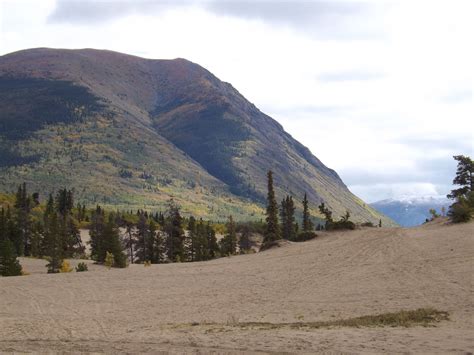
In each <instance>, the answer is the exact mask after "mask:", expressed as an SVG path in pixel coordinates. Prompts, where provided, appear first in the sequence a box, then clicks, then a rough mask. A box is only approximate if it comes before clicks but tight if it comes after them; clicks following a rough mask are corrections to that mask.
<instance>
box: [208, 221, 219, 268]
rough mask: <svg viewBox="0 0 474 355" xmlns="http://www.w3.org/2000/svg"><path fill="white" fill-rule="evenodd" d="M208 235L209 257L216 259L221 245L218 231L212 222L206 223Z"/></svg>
mask: <svg viewBox="0 0 474 355" xmlns="http://www.w3.org/2000/svg"><path fill="white" fill-rule="evenodd" d="M206 237H207V250H206V253H207V255H206V256H207V259H205V260H208V259H214V258H216V257H217V256H218V253H219V245H218V244H217V238H216V232H215V230H214V229H213V228H212V226H211V223H210V222H207V225H206Z"/></svg>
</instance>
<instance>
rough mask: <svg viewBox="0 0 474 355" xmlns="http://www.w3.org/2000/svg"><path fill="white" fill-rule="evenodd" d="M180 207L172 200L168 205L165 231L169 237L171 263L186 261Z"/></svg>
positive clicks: (167, 242) (167, 245) (168, 254)
mask: <svg viewBox="0 0 474 355" xmlns="http://www.w3.org/2000/svg"><path fill="white" fill-rule="evenodd" d="M181 224H182V217H181V214H180V212H179V207H178V206H177V205H176V204H175V203H174V201H173V200H170V201H169V203H168V211H167V218H166V222H165V227H164V231H165V233H166V235H167V238H166V247H167V257H168V260H170V261H183V260H184V230H183V227H182V225H181Z"/></svg>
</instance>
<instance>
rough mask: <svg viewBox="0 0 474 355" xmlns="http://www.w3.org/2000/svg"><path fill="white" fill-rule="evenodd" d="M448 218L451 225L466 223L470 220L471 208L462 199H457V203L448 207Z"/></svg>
mask: <svg viewBox="0 0 474 355" xmlns="http://www.w3.org/2000/svg"><path fill="white" fill-rule="evenodd" d="M448 216H449V218H450V219H451V222H453V223H463V222H468V221H470V220H471V218H472V207H471V206H469V204H468V202H467V201H466V199H464V198H459V199H458V201H457V202H455V203H453V204H452V205H451V206H450V207H449V211H448Z"/></svg>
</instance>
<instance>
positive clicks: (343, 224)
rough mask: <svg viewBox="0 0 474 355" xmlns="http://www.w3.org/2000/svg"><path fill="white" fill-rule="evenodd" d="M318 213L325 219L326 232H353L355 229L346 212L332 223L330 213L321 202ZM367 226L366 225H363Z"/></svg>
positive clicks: (380, 224) (348, 213) (349, 215)
mask: <svg viewBox="0 0 474 355" xmlns="http://www.w3.org/2000/svg"><path fill="white" fill-rule="evenodd" d="M319 211H320V212H321V214H322V215H323V216H324V217H325V219H326V223H325V225H324V229H326V230H344V229H349V230H353V229H355V227H356V226H355V223H354V222H352V221H351V220H350V217H351V214H350V212H349V211H346V213H345V214H344V215H343V216H341V218H340V219H339V220H338V221H334V220H333V218H332V211H331V210H330V209H329V208H328V207H326V205H325V204H324V202H322V203H321V204H320V205H319ZM365 224H366V225H367V223H365ZM381 226H382V223H381V221H380V222H379V227H381Z"/></svg>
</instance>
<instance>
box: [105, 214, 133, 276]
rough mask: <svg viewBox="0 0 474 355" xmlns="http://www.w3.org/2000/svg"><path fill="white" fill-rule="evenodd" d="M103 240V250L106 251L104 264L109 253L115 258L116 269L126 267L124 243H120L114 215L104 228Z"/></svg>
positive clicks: (111, 215)
mask: <svg viewBox="0 0 474 355" xmlns="http://www.w3.org/2000/svg"><path fill="white" fill-rule="evenodd" d="M102 239H103V243H104V244H103V248H104V250H105V257H104V262H105V258H106V257H107V252H108V253H111V254H112V255H113V256H114V262H113V266H114V267H119V268H124V267H126V266H127V257H126V255H125V254H124V253H123V248H122V243H121V242H120V235H119V229H118V226H117V224H116V222H115V216H114V215H113V214H110V216H109V220H108V222H107V224H106V225H105V227H104V230H103V233H102Z"/></svg>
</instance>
